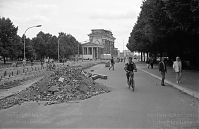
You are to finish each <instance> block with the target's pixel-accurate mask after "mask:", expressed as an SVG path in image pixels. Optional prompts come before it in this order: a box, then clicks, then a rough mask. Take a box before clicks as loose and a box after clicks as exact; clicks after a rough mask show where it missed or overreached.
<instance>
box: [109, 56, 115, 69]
mask: <svg viewBox="0 0 199 129" xmlns="http://www.w3.org/2000/svg"><path fill="white" fill-rule="evenodd" d="M114 64H115V61H114V59H113V57H112V58H111V66H110V67H109V70H110V69H111V68H112V69H113V70H114Z"/></svg>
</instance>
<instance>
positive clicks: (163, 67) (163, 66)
mask: <svg viewBox="0 0 199 129" xmlns="http://www.w3.org/2000/svg"><path fill="white" fill-rule="evenodd" d="M159 71H160V73H161V76H162V81H161V85H162V86H165V84H164V80H165V74H166V72H167V67H166V64H165V62H164V58H161V61H160V63H159Z"/></svg>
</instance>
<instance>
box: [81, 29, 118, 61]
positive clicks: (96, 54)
mask: <svg viewBox="0 0 199 129" xmlns="http://www.w3.org/2000/svg"><path fill="white" fill-rule="evenodd" d="M88 36H89V42H87V43H84V44H82V53H83V55H82V56H83V59H100V58H103V55H104V54H111V56H112V55H113V54H114V50H115V49H114V48H115V47H114V41H115V37H113V34H112V32H111V31H109V30H104V29H93V30H91V33H90V34H89V35H88Z"/></svg>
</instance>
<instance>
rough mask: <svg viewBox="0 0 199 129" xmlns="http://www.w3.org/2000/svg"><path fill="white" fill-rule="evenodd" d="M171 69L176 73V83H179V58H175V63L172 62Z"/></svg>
mask: <svg viewBox="0 0 199 129" xmlns="http://www.w3.org/2000/svg"><path fill="white" fill-rule="evenodd" d="M173 69H174V71H175V73H176V83H180V80H181V78H182V63H181V61H180V57H176V61H175V62H173Z"/></svg>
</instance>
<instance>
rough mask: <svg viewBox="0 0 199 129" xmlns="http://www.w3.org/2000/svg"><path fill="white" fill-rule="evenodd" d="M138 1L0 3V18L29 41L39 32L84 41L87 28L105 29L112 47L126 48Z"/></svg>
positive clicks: (0, 0)
mask: <svg viewBox="0 0 199 129" xmlns="http://www.w3.org/2000/svg"><path fill="white" fill-rule="evenodd" d="M141 4H142V0H0V16H1V17H6V18H10V19H11V21H12V22H13V23H14V25H15V26H18V35H20V36H22V35H23V33H24V32H25V30H26V29H27V28H28V27H30V26H34V25H40V24H41V25H42V27H39V28H32V29H30V30H28V31H27V32H26V36H27V37H29V38H33V37H35V36H36V34H37V33H38V32H39V31H43V32H44V33H50V34H52V35H56V36H58V33H59V32H65V33H67V34H71V35H73V36H74V37H75V38H76V39H77V40H78V41H79V42H83V41H88V39H89V37H88V34H89V33H91V29H107V30H110V31H112V33H113V36H114V37H115V38H116V40H115V47H116V48H118V49H119V50H120V51H122V50H123V43H124V49H127V48H126V47H125V46H126V43H127V42H128V38H129V36H130V32H131V30H132V28H133V25H134V24H135V22H136V20H137V16H138V15H139V12H140V6H141Z"/></svg>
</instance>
